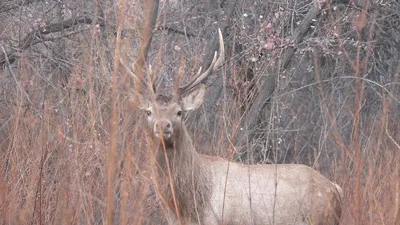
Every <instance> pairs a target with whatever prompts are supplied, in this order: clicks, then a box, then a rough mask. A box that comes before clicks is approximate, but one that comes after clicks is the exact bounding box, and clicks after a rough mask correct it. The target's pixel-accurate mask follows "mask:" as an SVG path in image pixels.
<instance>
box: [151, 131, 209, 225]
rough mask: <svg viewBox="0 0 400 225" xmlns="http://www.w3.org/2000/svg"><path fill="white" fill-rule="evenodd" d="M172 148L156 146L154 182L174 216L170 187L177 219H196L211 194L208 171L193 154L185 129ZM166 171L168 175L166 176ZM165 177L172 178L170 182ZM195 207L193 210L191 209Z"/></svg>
mask: <svg viewBox="0 0 400 225" xmlns="http://www.w3.org/2000/svg"><path fill="white" fill-rule="evenodd" d="M176 136H177V138H176V139H175V140H174V143H173V145H163V144H162V143H160V145H159V149H158V153H157V164H158V170H157V175H158V176H157V177H158V179H157V182H158V186H159V188H160V190H161V193H160V194H161V195H163V196H162V197H164V199H166V200H167V201H168V202H167V203H168V205H169V206H170V207H171V209H172V210H173V211H174V212H175V213H176V210H175V203H174V202H175V201H174V199H173V193H172V189H171V187H173V190H174V195H175V197H176V203H177V205H178V211H179V214H180V215H179V216H180V217H183V218H187V217H192V218H193V219H197V213H199V212H200V215H201V212H202V210H203V209H204V206H205V205H206V203H208V201H209V199H210V195H211V191H210V188H211V187H210V186H208V185H207V184H209V182H208V179H209V178H208V177H209V176H208V171H207V170H206V167H204V166H202V161H201V159H200V157H199V155H198V154H197V153H196V151H195V149H194V146H193V144H192V140H191V138H190V136H189V134H188V132H187V131H186V129H185V128H183V129H182V131H181V133H180V134H179V135H176ZM168 171H170V173H168ZM169 177H171V178H172V182H170V179H169ZM195 206H197V208H195Z"/></svg>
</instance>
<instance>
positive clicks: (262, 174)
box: [139, 30, 342, 225]
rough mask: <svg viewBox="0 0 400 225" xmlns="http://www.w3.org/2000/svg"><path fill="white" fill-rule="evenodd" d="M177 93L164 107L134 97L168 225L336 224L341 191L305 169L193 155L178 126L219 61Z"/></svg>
mask: <svg viewBox="0 0 400 225" xmlns="http://www.w3.org/2000/svg"><path fill="white" fill-rule="evenodd" d="M218 35H219V52H217V51H216V52H215V54H214V58H213V60H212V62H211V64H210V67H209V68H208V69H206V70H205V71H204V72H201V71H202V70H201V68H200V70H199V72H198V73H197V74H196V76H194V78H193V79H191V80H190V81H189V82H188V83H186V84H185V85H182V86H181V87H179V88H177V90H176V93H175V94H174V97H173V98H172V99H171V100H170V101H169V102H160V101H159V100H157V99H154V98H145V97H143V95H140V94H139V99H140V101H139V102H140V103H139V106H140V108H141V109H142V110H144V112H145V116H146V117H147V123H146V124H147V131H148V134H149V136H150V137H151V138H149V139H150V142H151V143H152V147H151V149H152V152H153V153H154V157H153V159H154V160H153V163H152V168H154V170H155V173H154V174H155V175H154V176H153V179H154V185H155V189H156V190H157V192H158V194H159V198H160V199H161V202H162V206H163V208H166V209H167V210H168V213H167V214H168V220H169V224H204V225H217V224H231V225H235V224H238V225H239V224H240V225H246V224H255V225H258V224H262V225H265V224H277V225H280V224H281V225H283V224H284V225H287V224H332V225H333V224H338V223H339V218H340V216H341V198H342V191H341V188H340V187H339V186H338V185H337V184H335V183H333V182H331V181H329V180H328V179H327V178H325V177H324V176H322V175H321V174H320V173H319V172H317V171H316V170H314V169H312V168H311V167H308V166H305V165H298V164H270V165H266V164H262V165H243V164H240V163H236V162H232V161H229V160H226V159H223V158H220V157H216V156H207V155H203V154H199V153H197V152H196V150H195V148H194V146H193V143H192V139H191V137H190V135H189V133H188V131H187V128H186V126H185V123H184V116H185V114H186V113H187V112H188V111H191V110H195V109H197V108H198V107H199V106H200V105H201V104H202V102H203V98H204V93H205V88H206V87H205V85H203V84H202V83H203V81H204V79H206V78H207V77H208V76H209V75H210V74H212V73H213V72H214V71H216V70H217V69H218V68H219V67H221V65H222V64H223V61H224V42H223V37H222V33H221V31H220V30H219V31H218Z"/></svg>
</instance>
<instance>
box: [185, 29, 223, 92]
mask: <svg viewBox="0 0 400 225" xmlns="http://www.w3.org/2000/svg"><path fill="white" fill-rule="evenodd" d="M218 37H219V56H218V52H217V51H215V53H214V58H213V60H212V62H211V64H210V66H209V67H208V69H207V70H206V71H204V72H203V73H201V69H202V68H201V67H200V69H199V71H198V72H197V74H196V76H195V77H194V78H193V79H192V80H190V81H189V82H188V83H186V84H184V85H182V86H181V87H179V91H180V93H184V92H186V91H188V90H191V89H193V88H194V87H196V86H197V85H199V84H200V83H201V82H202V81H203V80H205V79H206V78H207V77H208V76H209V75H210V74H212V73H213V72H214V71H215V70H217V69H218V68H219V67H220V66H221V65H222V63H223V62H224V60H225V48H224V40H223V37H222V32H221V30H220V29H218ZM217 56H218V58H217Z"/></svg>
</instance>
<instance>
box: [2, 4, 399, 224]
mask: <svg viewBox="0 0 400 225" xmlns="http://www.w3.org/2000/svg"><path fill="white" fill-rule="evenodd" d="M143 3H144V4H143ZM146 12H147V14H146ZM146 15H148V16H147V17H146ZM145 18H150V20H146V19H145ZM0 21H1V23H0V66H1V67H0V91H1V93H0V187H1V188H0V222H1V223H2V224H28V223H30V224H103V223H106V221H107V222H108V223H111V222H114V223H115V224H143V223H144V220H145V218H148V217H147V216H146V212H145V211H144V210H143V209H144V205H146V204H148V203H149V201H151V199H150V200H149V199H147V198H146V196H147V195H146V193H148V192H149V190H150V187H149V184H148V182H146V179H145V178H143V177H146V176H145V175H143V173H144V172H143V171H144V170H143V169H142V168H143V167H144V166H145V165H146V160H145V158H146V156H145V155H146V135H145V134H144V132H143V130H142V127H143V121H144V118H143V116H142V114H141V113H140V112H139V111H138V110H137V107H136V102H135V101H134V100H133V98H132V93H133V91H132V90H133V88H134V87H135V85H134V84H133V82H132V79H131V77H130V75H129V72H127V71H126V70H127V69H131V70H134V69H133V68H132V64H133V63H134V62H135V60H138V59H139V58H140V57H139V56H138V55H139V54H138V52H140V48H139V46H140V43H143V38H141V37H143V36H142V35H141V34H143V32H142V31H144V30H145V28H146V25H151V26H152V28H151V30H150V31H151V43H150V47H149V49H146V54H145V55H146V57H145V61H146V65H150V64H151V65H152V68H153V71H154V73H153V74H154V76H157V79H159V80H160V81H161V85H160V87H159V90H160V93H161V94H163V95H168V94H170V92H171V91H172V89H173V87H174V85H175V80H176V79H177V77H178V75H180V76H182V82H184V81H185V80H187V79H189V78H190V77H191V76H193V75H194V74H195V73H196V71H197V69H198V68H199V67H200V66H203V68H204V67H207V64H209V63H210V61H211V59H212V56H213V54H214V51H215V50H217V47H218V42H217V38H216V37H217V30H218V28H221V30H222V31H223V35H224V41H225V49H226V53H225V58H226V62H225V65H224V67H223V68H222V69H220V70H219V72H217V73H216V74H215V75H213V76H212V77H211V78H210V79H208V81H207V84H208V85H209V87H208V92H207V95H206V101H205V104H204V106H202V107H201V108H200V109H199V110H197V111H196V112H193V113H192V114H191V115H189V117H188V119H187V124H188V126H189V128H190V133H191V134H192V137H193V140H194V143H195V146H196V147H197V150H198V152H202V153H206V154H210V155H220V156H222V157H224V158H229V159H231V160H235V161H240V162H243V163H302V164H306V165H309V166H312V167H314V168H316V169H317V170H319V171H321V173H322V174H323V175H325V176H326V177H328V178H329V179H331V180H332V181H335V182H337V183H338V184H339V185H341V186H342V187H343V189H344V193H345V198H344V202H343V206H344V212H343V216H342V224H400V212H399V209H400V165H399V161H400V113H399V112H400V83H399V72H400V61H399V59H400V58H399V56H400V55H399V52H400V29H399V27H400V3H399V2H398V1H397V0H314V1H312V0H278V1H267V0H231V1H224V0H202V1H198V0H182V1H176V0H170V1H163V0H160V1H156V0H151V1H144V2H142V1H139V0H136V1H135V0H131V1H124V0H120V1H115V0H104V1H99V0H98V1H95V0H86V1H70V0H58V1H50V0H48V1H41V0H2V1H0ZM145 74H146V73H145ZM113 124H114V126H113ZM150 219H151V220H153V221H148V223H152V224H158V223H159V221H158V219H159V218H157V217H151V218H150Z"/></svg>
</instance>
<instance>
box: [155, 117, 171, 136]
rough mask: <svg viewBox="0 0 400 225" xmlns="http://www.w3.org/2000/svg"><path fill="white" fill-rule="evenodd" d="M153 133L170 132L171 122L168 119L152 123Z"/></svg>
mask: <svg viewBox="0 0 400 225" xmlns="http://www.w3.org/2000/svg"><path fill="white" fill-rule="evenodd" d="M154 129H155V130H154V132H155V133H159V132H161V133H163V134H172V131H173V129H172V124H171V122H170V121H168V120H160V121H157V122H156V123H155V124H154Z"/></svg>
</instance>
